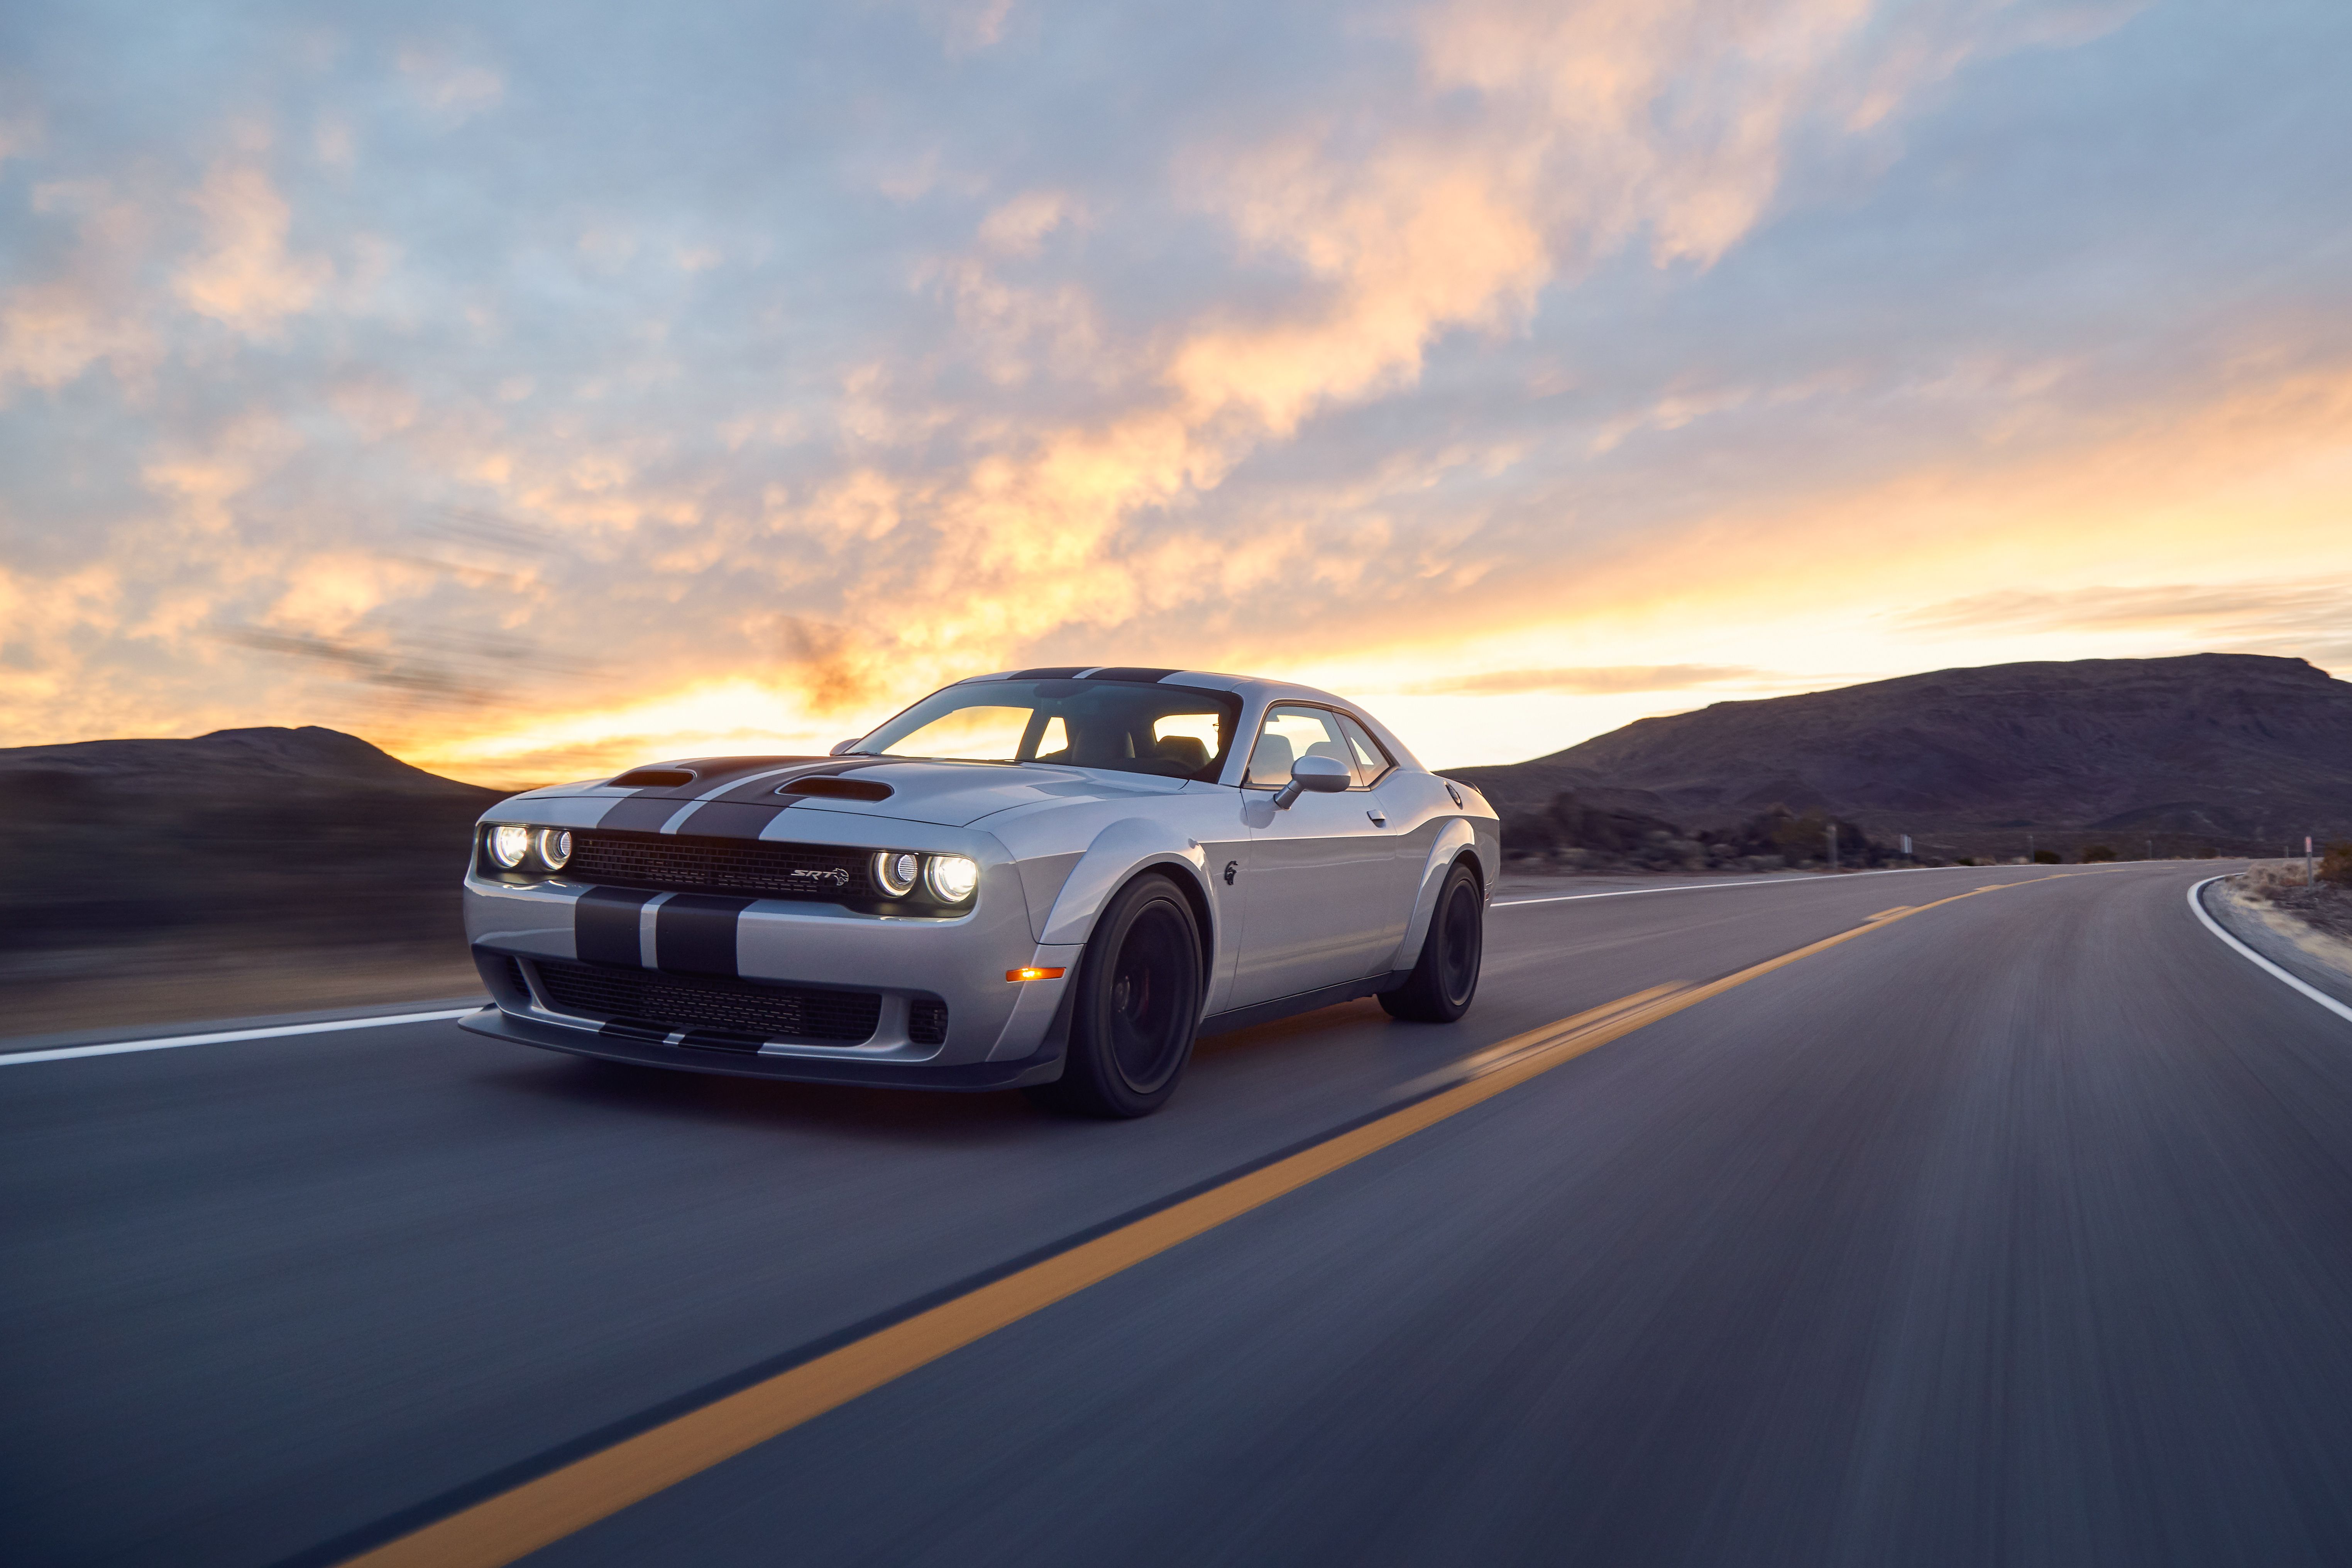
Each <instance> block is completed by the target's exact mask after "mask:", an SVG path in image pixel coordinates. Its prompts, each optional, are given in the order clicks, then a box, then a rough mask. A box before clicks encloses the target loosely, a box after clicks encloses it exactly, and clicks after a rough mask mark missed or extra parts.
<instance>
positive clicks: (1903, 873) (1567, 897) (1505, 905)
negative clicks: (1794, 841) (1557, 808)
mask: <svg viewBox="0 0 2352 1568" xmlns="http://www.w3.org/2000/svg"><path fill="white" fill-rule="evenodd" d="M2136 863H2137V862H2132V861H2125V862H2122V864H2126V865H2131V864H2136ZM2039 869H2040V868H2039V867H2035V866H1895V867H1890V868H1888V869H1886V870H1884V871H1846V872H1843V873H1841V874H1839V875H1838V876H1836V877H1834V878H1832V877H1829V876H1825V875H1822V874H1820V873H1815V874H1813V875H1811V876H1804V877H1760V878H1759V879H1756V880H1755V881H1752V882H1730V881H1724V882H1685V883H1683V884H1682V885H1681V886H1679V887H1673V888H1626V889H1621V890H1620V891H1618V892H1614V893H1555V894H1551V895H1549V896H1547V897H1544V898H1540V899H1496V900H1495V905H1494V907H1495V908H1496V909H1498V910H1516V909H1517V908H1518V907H1519V906H1520V905H1522V904H1572V903H1574V902H1576V901H1577V900H1579V899H1630V898H1633V897H1634V896H1635V895H1637V894H1642V893H1704V892H1708V891H1710V890H1712V889H1717V888H1769V887H1773V886H1775V885H1777V884H1779V883H1781V882H1817V883H1822V884H1824V885H1826V884H1828V883H1830V882H1832V881H1837V882H1843V881H1845V880H1846V879H1848V878H1852V877H1908V876H1911V875H1913V874H1914V873H1915V872H1919V871H2033V870H2039Z"/></svg>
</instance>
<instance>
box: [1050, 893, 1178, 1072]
mask: <svg viewBox="0 0 2352 1568" xmlns="http://www.w3.org/2000/svg"><path fill="white" fill-rule="evenodd" d="M1200 1025H1201V936H1200V923H1199V922H1198V921H1195V920H1194V919H1193V918H1192V905H1191V904H1190V903H1189V902H1187V901H1186V900H1185V898H1184V895H1183V894H1182V893H1181V892H1179V891H1177V890H1176V885H1175V884H1174V883H1172V882H1171V881H1170V880H1169V879H1167V878H1165V877H1161V876H1156V875H1155V876H1146V877H1139V878H1137V879H1135V880H1134V881H1132V882H1129V884H1128V885H1127V886H1126V887H1124V888H1122V889H1119V891H1118V895H1117V896H1116V897H1114V898H1113V899H1112V900H1111V901H1110V904H1109V907H1108V908H1107V909H1105V910H1103V912H1102V918H1101V919H1099V920H1097V921H1096V922H1095V931H1094V935H1093V937H1092V938H1091V939H1090V940H1088V942H1087V950H1086V952H1085V954H1084V956H1083V957H1081V958H1080V959H1079V961H1078V977H1077V994H1076V996H1075V997H1073V998H1072V1012H1071V1015H1070V1040H1069V1047H1068V1050H1067V1054H1066V1056H1065V1058H1063V1063H1062V1076H1061V1077H1060V1078H1059V1079H1055V1081H1054V1082H1052V1083H1048V1084H1041V1085H1039V1086H1038V1087H1037V1088H1035V1089H1031V1090H1030V1091H1029V1093H1030V1096H1031V1098H1033V1099H1034V1100H1037V1101H1038V1102H1040V1103H1041V1104H1044V1105H1046V1106H1050V1107H1051V1108H1053V1109H1054V1110H1062V1111H1068V1112H1071V1113H1073V1114H1075V1115H1079V1116H1103V1117H1132V1116H1149V1115H1150V1114H1151V1113H1152V1112H1153V1111H1155V1110H1159V1109H1160V1107H1161V1106H1163V1105H1165V1104H1167V1103H1168V1100H1169V1098H1170V1097H1171V1095H1173V1094H1174V1093H1175V1092H1176V1080H1177V1079H1180V1078H1181V1077H1182V1076H1183V1074H1184V1064H1185V1063H1186V1062H1188V1061H1190V1060H1191V1059H1192V1036H1193V1032H1194V1031H1195V1030H1197V1029H1198V1028H1199V1027H1200Z"/></svg>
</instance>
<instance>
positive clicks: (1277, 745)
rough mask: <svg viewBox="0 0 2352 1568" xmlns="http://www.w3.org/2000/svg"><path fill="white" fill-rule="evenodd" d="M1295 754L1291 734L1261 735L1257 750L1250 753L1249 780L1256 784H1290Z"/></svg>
mask: <svg viewBox="0 0 2352 1568" xmlns="http://www.w3.org/2000/svg"><path fill="white" fill-rule="evenodd" d="M1293 755H1294V753H1293V752H1292V751H1291V749H1290V737H1289V736H1287V735H1260V736H1259V737H1258V739H1257V750H1256V751H1255V752H1251V753H1250V765H1249V782H1250V783H1252V784H1288V783H1289V782H1290V763H1291V758H1292V756H1293Z"/></svg>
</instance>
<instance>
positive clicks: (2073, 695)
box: [1453, 653, 2352, 855]
mask: <svg viewBox="0 0 2352 1568" xmlns="http://www.w3.org/2000/svg"><path fill="white" fill-rule="evenodd" d="M1453 771H1454V773H1456V775H1457V776H1459V777H1463V778H1466V779H1468V780H1470V781H1471V782H1473V783H1475V784H1477V785H1478V787H1479V788H1481V789H1482V790H1484V791H1486V794H1487V795H1488V797H1489V798H1491V799H1492V800H1494V801H1495V803H1496V805H1497V806H1498V807H1499V808H1501V809H1502V810H1503V812H1504V815H1505V816H1506V818H1507V819H1508V818H1509V817H1511V816H1513V815H1515V814H1517V815H1519V816H1526V815H1528V814H1530V813H1542V812H1545V811H1548V810H1549V809H1550V806H1551V804H1552V802H1553V801H1554V800H1555V799H1556V798H1557V797H1558V796H1559V795H1560V794H1561V793H1562V792H1573V794H1574V796H1575V798H1576V799H1577V800H1578V801H1579V802H1580V803H1583V804H1584V805H1587V806H1592V805H1599V806H1602V807H1605V808H1608V809H1612V810H1616V811H1621V812H1630V813H1637V814H1640V815H1643V816H1651V817H1655V818H1659V819H1663V820H1664V821H1669V822H1673V823H1675V824H1679V825H1682V826H1685V827H1687V828H1688V829H1690V830H1693V831H1696V830H1697V829H1701V828H1717V829H1720V828H1729V827H1733V826H1737V825H1738V824H1741V823H1743V822H1747V821H1750V820H1752V819H1754V818H1755V816H1757V814H1758V813H1759V812H1761V811H1763V810H1766V809H1767V808H1769V807H1771V806H1775V805H1779V806H1785V807H1787V808H1788V809H1789V810H1790V811H1791V812H1794V813H1798V814H1800V815H1806V814H1811V815H1817V816H1833V817H1839V818H1845V819H1850V820H1851V821H1853V822H1854V823H1856V824H1858V825H1860V826H1861V827H1862V828H1863V829H1864V830H1865V831H1866V832H1868V833H1869V834H1870V835H1871V836H1872V837H1875V838H1883V839H1889V840H1891V839H1892V838H1893V837H1894V836H1895V835H1897V834H1902V833H1909V834H1912V835H1913V836H1915V837H1918V838H1920V839H1922V840H1923V841H1926V840H1930V839H1933V840H1937V841H1939V842H1940V844H1941V846H1942V847H1944V848H1946V849H1947V850H1948V851H1952V852H1957V853H1967V854H1977V855H1985V854H2003V855H2006V854H2016V853H2021V852H2023V850H2024V849H2025V847H2026V835H2027V834H2029V833H2032V834H2033V835H2034V836H2035V837H2034V843H2035V844H2036V846H2037V847H2043V848H2060V849H2072V848H2075V847H2079V846H2080V845H2082V844H2084V843H2087V842H2089V841H2092V840H2104V841H2107V842H2112V843H2114V844H2116V845H2117V846H2119V847H2124V848H2125V849H2126V851H2127V852H2128V853H2134V854H2137V853H2139V852H2140V851H2141V849H2142V847H2143V846H2144V844H2145V843H2146V842H2147V841H2148V840H2154V841H2155V844H2156V847H2157V850H2158V853H2160V854H2177V853H2192V854H2193V853H2196V852H2198V851H2200V850H2201V849H2204V848H2208V847H2210V848H2216V849H2220V850H2222V851H2225V852H2235V851H2241V850H2246V851H2260V850H2265V849H2267V851H2268V852H2270V853H2273V854H2275V853H2277V852H2278V847H2279V846H2281V845H2283V844H2284V843H2285V842H2287V840H2288V838H2289V837H2290V836H2293V837H2294V838H2295V840H2296V841H2297V842H2298V843H2299V842H2300V837H2301V836H2302V835H2303V834H2305V833H2313V834H2316V835H2319V836H2320V837H2323V838H2333V837H2352V683H2347V682H2345V681H2341V680H2336V679H2331V678H2329V677H2328V675H2326V673H2325V672H2324V671H2321V670H2318V669H2315V668H2312V666H2310V665H2309V664H2307V663H2305V661H2303V660H2301V659H2294V658H2263V657H2260V656H2257V655H2252V654H2218V653H2208V654H2192V655H2189V656H2188V657H2186V658H2147V659H2081V660H2076V661H2074V662H2071V663H2048V664H2004V665H1992V666H1989V667H1986V668H1977V669H1945V670H1937V671H1935V672H1933V673H1931V674H1927V675H1911V676H1905V677H1902V678H1900V679H1895V680H1879V681H1873V682H1871V683H1869V684H1868V685H1864V686H1852V687H1846V688H1843V689H1839V690H1834V691H1816V692H1809V693H1807V694H1805V695H1803V696H1800V697H1777V698H1769V699H1766V700H1759V701H1752V702H1718V703H1716V704H1715V705H1714V706H1712V707H1709V708H1705V709H1701V710H1698V711H1696V712H1692V713H1679V714H1675V715H1673V716H1672V717H1668V718H1663V719H1644V720H1642V721H1638V722H1636V723H1633V724H1628V725H1626V726H1625V727H1624V728H1623V729H1622V730H1616V731H1611V732H1610V733H1608V734H1606V735H1601V736H1596V737H1595V738H1594V739H1592V740H1590V741H1587V742H1583V743H1582V744H1580V745H1576V746H1571V747H1570V748H1569V749H1568V750H1566V751H1564V752H1554V753H1552V754H1551V755H1549V756H1547V757H1538V758H1536V759H1535V760H1534V761H1532V762H1526V763H1516V764H1513V765H1510V766H1503V767H1478V768H1463V769H1458V770H1453Z"/></svg>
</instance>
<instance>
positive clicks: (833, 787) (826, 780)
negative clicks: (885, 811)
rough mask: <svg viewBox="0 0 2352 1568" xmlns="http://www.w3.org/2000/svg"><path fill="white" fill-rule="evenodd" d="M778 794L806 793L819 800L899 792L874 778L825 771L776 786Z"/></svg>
mask: <svg viewBox="0 0 2352 1568" xmlns="http://www.w3.org/2000/svg"><path fill="white" fill-rule="evenodd" d="M776 793H777V794H778V795H808V796H811V797H812V798H814V799H817V800H888V799H889V798H890V797H891V796H892V795H895V794H897V793H898V792H897V791H895V790H893V789H892V788H891V787H890V786H889V785H888V784H881V783H878V782H877V781H876V780H873V779H840V778H831V777H828V776H826V775H824V774H823V773H820V774H817V775H816V776H815V777H814V778H804V779H792V780H790V781H788V782H786V783H783V784H778V785H777V786H776Z"/></svg>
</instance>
